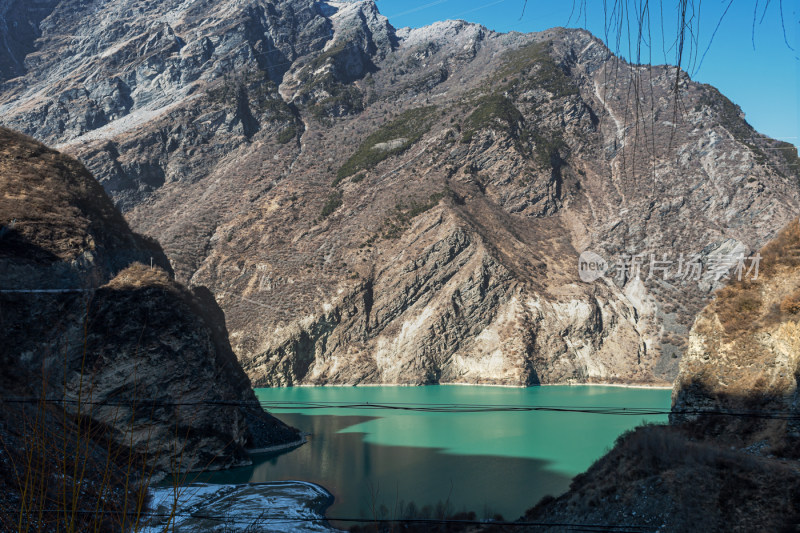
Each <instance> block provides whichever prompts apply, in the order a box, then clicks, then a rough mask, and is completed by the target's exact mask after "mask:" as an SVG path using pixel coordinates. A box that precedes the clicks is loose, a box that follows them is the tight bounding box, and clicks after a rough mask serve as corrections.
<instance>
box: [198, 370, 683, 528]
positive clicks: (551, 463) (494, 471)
mask: <svg viewBox="0 0 800 533" xmlns="http://www.w3.org/2000/svg"><path fill="white" fill-rule="evenodd" d="M256 394H257V396H258V397H259V399H261V400H262V401H269V402H276V401H277V402H348V403H366V402H369V403H414V404H422V403H424V404H483V405H486V404H492V405H497V404H502V405H541V406H568V407H569V406H573V407H577V406H581V407H584V406H589V407H600V406H602V407H646V408H657V409H668V408H669V405H670V391H669V390H658V389H632V388H631V389H628V388H617V387H601V386H553V387H531V388H526V389H521V388H504V387H473V386H428V387H384V386H381V387H294V388H283V389H257V390H256ZM272 412H273V413H274V414H276V415H278V417H279V418H281V419H282V420H283V421H285V422H286V423H288V424H291V425H293V426H295V427H297V428H300V429H301V430H302V431H304V432H307V433H309V434H310V436H309V442H308V443H307V444H305V445H303V446H301V447H299V448H296V449H294V450H291V451H288V452H281V453H273V454H261V455H257V456H254V458H253V459H254V465H253V466H252V467H249V468H241V469H235V470H229V471H226V472H218V473H214V474H211V475H210V476H209V477H206V478H205V480H208V481H212V482H215V483H245V482H256V481H258V482H261V481H278V480H289V479H298V480H303V481H311V482H314V483H318V484H320V485H322V486H323V487H325V488H326V489H328V490H329V491H330V492H331V493H333V495H334V496H335V498H336V500H335V503H334V504H333V506H332V507H331V508H330V509H329V510H328V516H331V517H336V516H340V517H342V516H346V517H362V518H372V517H374V516H375V515H376V514H379V513H380V507H381V505H383V506H384V507H385V509H387V510H388V513H389V517H391V516H392V510H393V509H395V508H398V507H399V504H400V502H405V503H406V504H407V503H408V502H411V501H413V502H414V503H415V505H416V506H417V507H418V508H421V507H423V506H425V505H434V506H435V505H436V504H437V503H438V502H449V504H450V506H451V507H452V508H453V509H455V510H462V509H464V510H473V511H475V512H476V513H477V514H478V516H479V517H480V518H483V517H488V516H492V515H493V514H494V513H500V514H502V515H503V516H504V517H505V518H508V519H513V518H517V517H519V516H520V515H521V514H522V513H523V512H524V511H525V509H528V508H529V507H531V506H533V505H534V504H535V503H536V502H537V501H539V499H541V498H542V497H543V496H545V495H547V494H551V495H558V494H560V493H562V492H564V491H565V490H566V489H567V488H568V487H569V482H570V480H571V479H572V477H574V476H575V475H576V474H578V473H580V472H583V471H585V470H586V469H587V468H588V467H589V466H590V465H591V464H592V462H594V461H595V460H596V459H598V458H599V457H600V456H601V455H602V454H603V453H604V452H605V451H606V450H607V449H609V448H610V447H611V446H612V445H613V443H614V440H615V439H616V438H617V436H618V435H620V434H621V433H623V432H624V431H626V430H628V429H631V428H633V427H635V426H637V425H640V424H641V423H642V422H643V421H647V422H666V416H649V417H646V418H642V417H639V416H624V415H598V414H586V413H564V412H490V413H431V412H413V411H389V410H375V409H329V408H325V409H302V410H280V409H275V410H273V411H272Z"/></svg>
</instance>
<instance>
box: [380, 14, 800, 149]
mask: <svg viewBox="0 0 800 533" xmlns="http://www.w3.org/2000/svg"><path fill="white" fill-rule="evenodd" d="M691 1H692V0H690V2H691ZM377 3H378V7H379V9H380V11H381V13H383V14H384V15H386V16H387V17H389V20H390V22H391V23H392V25H394V26H395V27H397V28H401V27H403V26H411V27H419V26H424V25H426V24H430V23H432V22H435V21H437V20H446V19H463V20H468V21H470V22H477V23H479V24H483V25H484V26H486V27H488V28H490V29H493V30H496V31H502V32H507V31H520V32H533V31H540V30H544V29H547V28H551V27H554V26H569V27H585V28H586V29H588V30H589V31H591V32H592V33H594V34H595V35H596V36H598V37H600V38H601V39H603V40H605V35H604V34H605V29H604V26H605V15H604V12H603V3H604V2H603V0H586V2H584V3H585V4H587V5H588V8H587V11H588V12H587V13H580V19H578V17H577V15H578V13H577V11H578V10H577V7H580V5H581V1H580V0H576V4H577V7H576V11H575V12H573V2H572V1H571V0H549V1H543V0H529V1H528V6H527V8H526V10H525V13H524V15H523V16H522V18H521V19H520V15H522V6H523V3H524V0H378V2H377ZM605 3H607V4H608V5H609V6H610V5H614V4H615V1H612V0H605ZM616 3H618V4H619V3H622V4H628V5H631V6H633V5H634V4H636V5H638V4H639V3H640V2H639V1H636V0H616ZM697 3H699V4H700V10H699V11H698V12H697V15H699V18H698V19H696V20H699V28H698V29H697V37H698V39H697V42H698V43H699V44H698V45H697V46H696V47H695V48H696V50H697V51H698V52H699V55H700V56H701V55H702V54H703V52H705V50H706V48H707V47H708V44H709V42H710V39H711V36H712V34H714V31H715V28H716V27H717V23H718V22H719V20H720V17H722V16H723V13H725V11H726V8H728V6H729V4H730V8H728V9H727V13H725V15H724V18H723V19H722V23H721V24H720V25H719V29H718V30H717V31H716V35H715V36H714V40H713V42H711V47H710V48H709V49H708V52H707V54H706V56H705V58H704V59H703V61H702V63H700V61H699V57H697V58H696V61H693V64H686V63H684V68H686V70H688V71H689V73H690V74H691V76H692V79H694V80H697V81H700V82H703V83H710V84H711V85H714V86H715V87H717V88H718V89H720V91H722V93H723V94H725V95H726V96H727V97H728V98H730V99H731V100H732V101H733V102H735V103H737V104H739V105H740V106H741V107H742V109H743V110H744V112H745V114H746V116H747V120H748V121H749V122H750V124H752V125H753V126H754V127H755V128H756V129H757V130H758V131H760V132H762V133H764V134H767V135H770V136H771V137H775V138H778V139H783V140H785V141H788V142H791V143H793V144H795V145H796V146H800V139H799V138H798V137H800V133H798V132H799V131H800V103H799V102H798V101H800V59H799V58H800V1H798V0H782V2H781V0H771V1H768V0H759V1H758V2H757V0H750V1H745V0H733V2H731V0H705V1H704V2H698V1H697V0H695V4H697ZM757 3H758V11H757V13H756V16H755V22H756V25H755V31H753V20H754V16H753V12H754V8H755V7H756V4H757ZM781 3H782V4H783V6H782V8H783V19H784V26H785V29H786V40H784V31H783V28H782V26H781V18H780V9H781ZM650 4H651V10H652V13H651V16H650V18H651V22H650V29H651V36H652V37H651V40H652V43H653V46H652V47H651V48H648V47H647V46H645V47H644V49H643V50H642V52H641V62H643V63H647V62H652V63H655V64H663V63H670V64H674V63H675V52H674V49H670V48H671V43H672V41H674V40H675V35H676V33H675V28H676V25H677V20H678V13H677V5H678V1H677V0H653V1H651V2H650ZM765 6H766V12H765V11H764V7H765ZM571 12H572V20H570V13H571ZM662 13H663V16H662ZM762 17H763V18H762ZM662 22H663V26H664V28H665V31H664V32H663V33H664V34H665V36H664V39H662V32H661V27H662ZM624 35H625V37H624V38H623V44H621V45H620V46H619V47H618V46H617V45H616V44H615V42H613V41H615V39H614V38H613V37H612V43H611V45H610V48H611V49H612V50H614V51H615V52H616V53H619V54H620V55H623V56H625V57H626V58H627V59H631V54H630V53H629V49H628V46H627V32H626V33H625V34H624ZM662 41H663V42H665V43H666V46H664V45H662ZM787 41H788V45H789V46H787ZM754 44H755V47H754ZM790 47H791V48H793V49H794V50H792V49H790ZM665 48H666V50H665ZM633 55H634V58H635V52H634V54H633Z"/></svg>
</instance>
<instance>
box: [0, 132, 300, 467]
mask: <svg viewBox="0 0 800 533" xmlns="http://www.w3.org/2000/svg"><path fill="white" fill-rule="evenodd" d="M0 184H1V188H2V191H3V197H2V198H0V217H1V218H0V224H1V226H0V228H2V229H0V270H2V272H3V278H2V280H0V328H1V329H2V331H3V337H2V338H3V348H2V351H0V357H1V360H0V364H2V366H3V368H4V371H3V374H2V379H0V388H2V391H3V399H4V400H8V399H9V397H16V398H39V397H44V398H45V399H47V400H49V401H51V402H53V405H58V406H61V407H62V408H63V409H64V412H63V413H62V416H63V417H68V418H70V419H72V418H75V419H76V420H78V421H79V422H77V424H78V427H80V426H81V424H83V425H84V426H85V425H86V424H87V423H88V422H86V421H87V420H90V421H91V424H93V425H97V426H99V427H100V428H105V429H104V430H103V431H100V432H98V433H97V434H94V433H92V435H91V440H96V441H98V442H99V443H100V446H101V447H102V448H105V447H106V446H107V443H113V444H114V445H115V446H119V447H122V448H126V449H130V450H132V452H133V453H134V454H135V455H136V456H137V457H141V458H143V459H144V460H145V462H146V464H147V468H148V470H147V471H148V472H151V473H153V474H154V475H160V474H162V473H166V472H185V471H190V470H198V469H208V468H210V469H216V468H224V467H229V466H234V465H242V464H249V457H248V455H247V452H246V449H248V448H263V447H267V446H272V445H277V444H289V443H293V442H296V441H297V440H298V439H299V436H298V433H297V431H296V430H294V429H292V428H289V427H287V426H285V425H283V424H282V423H281V422H280V421H278V420H276V419H275V418H273V417H271V416H270V415H268V414H266V413H265V412H263V410H262V409H261V408H260V407H259V405H258V402H257V400H256V397H255V395H254V394H253V391H252V389H251V387H250V381H249V379H248V378H247V376H246V375H245V374H244V373H243V372H242V369H241V367H240V366H239V364H238V362H237V360H236V357H235V355H234V354H233V352H232V350H231V348H230V344H229V343H228V339H227V331H226V329H225V319H224V315H223V314H222V311H221V310H220V309H219V307H218V306H217V305H216V302H215V301H214V298H213V296H212V295H211V294H210V293H209V292H208V290H206V289H204V288H202V287H196V288H194V289H192V290H189V289H187V288H185V287H183V286H182V285H180V284H179V283H177V282H175V281H174V280H173V279H172V276H171V271H170V270H169V265H168V263H167V262H166V259H165V258H164V255H163V253H162V252H161V250H160V248H159V247H158V245H157V244H156V243H155V242H153V241H150V240H147V239H145V238H143V237H141V236H139V235H136V234H134V233H133V232H132V231H131V230H130V229H129V228H128V226H127V224H126V222H125V220H124V219H123V218H122V216H121V215H120V213H119V212H118V211H117V210H116V209H115V208H114V206H113V204H112V203H111V200H110V199H109V198H108V197H107V196H106V194H105V192H104V191H103V189H102V187H101V186H100V185H99V184H98V183H97V181H96V180H95V179H94V178H93V177H92V176H91V174H89V172H88V171H86V169H85V168H84V167H83V166H82V165H81V164H80V163H78V162H77V161H75V160H74V159H72V158H70V157H67V156H63V155H61V154H59V153H58V152H55V151H52V150H50V149H48V148H46V147H45V146H43V145H41V144H39V143H38V142H35V141H33V140H32V139H29V138H26V137H24V136H21V135H19V134H16V133H13V132H11V131H9V130H6V129H0ZM0 401H3V400H0ZM15 405H16V404H14V403H13V402H12V403H10V404H8V406H7V407H8V409H12V408H15ZM5 408H6V407H4V409H5ZM80 420H83V421H84V422H82V423H81V422H80ZM17 422H18V423H19V424H23V422H22V421H19V420H18V421H17ZM15 430H19V431H21V430H22V429H20V428H15ZM65 439H66V437H65ZM108 446H110V444H108Z"/></svg>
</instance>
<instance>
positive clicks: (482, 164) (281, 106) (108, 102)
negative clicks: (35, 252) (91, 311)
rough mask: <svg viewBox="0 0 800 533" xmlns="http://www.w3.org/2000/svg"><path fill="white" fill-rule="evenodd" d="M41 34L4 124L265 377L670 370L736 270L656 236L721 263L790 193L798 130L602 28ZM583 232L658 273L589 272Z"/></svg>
mask: <svg viewBox="0 0 800 533" xmlns="http://www.w3.org/2000/svg"><path fill="white" fill-rule="evenodd" d="M12 3H13V2H12ZM40 31H41V38H40V39H38V40H37V41H36V42H35V46H34V51H32V52H30V53H28V54H27V55H26V56H25V73H24V75H22V76H20V77H17V78H13V79H8V80H7V81H6V82H5V83H4V84H3V85H2V86H0V117H1V118H0V122H2V123H3V124H5V125H8V126H11V127H14V128H17V129H20V130H22V131H25V132H27V133H28V134H30V135H33V136H34V137H36V138H38V139H41V140H44V141H46V142H48V143H52V144H55V145H58V146H59V147H60V148H61V149H63V150H65V151H67V152H68V153H71V154H73V155H75V156H77V157H78V158H80V159H81V160H82V161H83V162H85V163H86V165H87V166H88V167H89V168H90V169H91V170H92V171H93V173H94V174H95V175H96V176H97V178H98V179H99V180H100V182H101V183H102V184H103V186H104V187H105V189H106V190H107V191H108V192H109V194H110V195H111V196H112V198H113V199H114V201H115V203H116V204H117V205H118V206H119V207H120V208H121V209H122V210H123V212H124V214H125V217H126V219H127V220H128V221H129V223H130V224H131V226H132V227H133V228H134V229H135V230H136V231H139V232H141V233H144V234H147V235H150V236H153V237H155V238H157V239H158V240H159V241H160V242H161V243H162V244H163V246H164V249H165V252H166V254H167V256H168V257H169V259H170V261H171V264H172V267H173V268H174V270H175V272H176V275H177V277H178V279H180V280H182V281H184V282H187V283H189V284H197V285H204V286H207V287H208V288H209V289H210V290H211V291H212V293H213V294H214V296H215V297H216V299H217V300H218V301H219V302H220V305H221V307H222V309H223V310H224V312H225V315H226V318H227V326H228V329H229V331H230V334H231V344H232V346H233V350H234V352H235V353H236V355H237V356H238V358H239V360H240V361H241V362H242V364H243V366H244V368H245V370H246V372H247V373H248V375H249V376H250V378H251V379H252V381H253V382H254V383H255V384H256V385H289V384H298V383H306V384H323V383H349V384H354V383H374V382H387V383H430V382H463V383H497V384H536V383H563V382H625V383H631V382H637V383H666V382H668V381H671V380H672V379H673V378H674V377H675V375H676V374H677V371H678V361H679V359H680V355H681V354H682V353H683V350H684V348H685V342H686V338H687V337H688V330H689V327H690V325H691V323H692V320H693V317H694V316H695V314H696V313H697V312H698V311H699V310H700V309H701V308H702V307H703V305H704V304H705V303H706V302H707V301H708V300H709V297H710V296H709V295H710V292H711V291H712V290H713V289H715V288H717V287H718V286H719V285H720V282H721V280H718V279H716V278H717V276H716V275H713V276H710V277H709V276H704V277H703V278H702V279H700V280H689V279H675V278H672V279H668V280H664V279H663V276H662V275H656V276H652V277H649V278H648V276H647V275H646V273H647V268H646V266H647V265H649V261H650V257H649V254H651V253H658V254H664V253H666V254H668V255H669V259H671V260H672V261H673V262H674V265H673V266H674V268H673V271H672V272H673V274H675V273H676V271H677V265H678V261H679V257H680V256H681V254H683V257H684V258H686V259H687V260H688V259H689V258H693V257H695V256H697V257H696V260H697V261H699V262H701V263H702V264H703V266H704V267H708V266H711V265H714V264H718V263H719V262H720V260H721V259H722V258H725V257H727V256H728V255H729V254H732V253H734V254H738V253H745V254H747V253H749V251H750V250H755V249H758V248H759V247H760V246H762V245H763V244H764V243H765V242H766V240H767V239H768V238H770V237H771V236H773V235H774V234H775V233H776V232H777V230H778V229H779V228H780V227H782V226H784V225H785V224H786V223H787V222H788V221H789V220H790V219H791V218H792V217H793V216H795V214H796V213H797V210H798V207H800V196H799V195H798V178H797V169H798V160H797V155H796V151H795V150H794V149H793V148H792V147H790V146H787V145H785V144H783V143H779V142H778V141H774V140H771V139H769V138H766V137H764V136H762V135H760V134H758V133H757V132H755V131H754V130H753V129H752V128H751V127H750V126H749V125H748V124H747V123H746V121H745V120H744V118H743V116H742V114H741V111H740V110H739V109H738V107H736V106H735V105H734V104H733V103H731V102H730V101H729V100H727V99H726V98H725V97H724V96H722V95H721V94H720V93H719V92H718V91H716V90H715V89H714V88H712V87H709V86H704V85H700V84H697V83H694V82H692V81H691V80H690V79H689V78H688V77H687V76H686V75H685V74H684V73H682V72H681V73H677V72H676V70H675V69H674V68H671V67H662V66H646V65H631V64H628V63H626V62H624V61H622V60H620V59H619V58H616V57H615V56H614V55H613V54H611V52H610V51H609V50H608V49H607V48H606V47H605V46H604V45H603V44H602V43H601V42H600V41H599V40H598V39H595V38H594V37H592V36H591V35H590V34H588V33H587V32H585V31H580V30H565V29H553V30H548V31H545V32H541V33H536V34H519V33H511V34H498V33H494V32H491V31H489V30H487V29H486V28H483V27H481V26H477V25H474V24H469V23H465V22H460V21H448V22H443V23H437V24H434V25H433V26H430V27H425V28H419V29H407V28H406V29H395V28H393V27H392V26H391V25H390V24H389V23H388V21H387V19H386V18H384V17H383V16H381V15H380V14H379V12H378V10H377V7H376V5H375V3H374V2H373V1H371V0H364V1H356V2H315V1H312V0H279V1H267V0H225V1H217V2H211V1H210V0H193V1H189V0H168V1H163V2H144V1H140V0H121V1H118V2H113V3H108V2H100V1H99V0H94V1H90V2H78V1H77V0H74V1H73V0H62V1H61V2H58V3H57V4H56V5H54V6H53V7H52V11H51V12H50V13H49V16H47V17H46V18H44V19H43V21H42V22H41V24H40ZM675 91H677V97H676V93H675ZM584 251H593V252H595V253H597V254H599V255H600V256H602V257H603V258H605V259H606V260H608V261H613V262H618V261H619V260H620V259H621V257H622V256H624V255H626V254H628V255H635V254H643V256H644V260H643V262H645V263H646V266H645V270H644V272H645V274H644V275H643V276H641V279H637V278H636V276H635V275H633V274H632V273H630V272H628V273H627V275H626V274H625V273H624V272H623V275H620V276H618V279H617V277H615V278H612V276H610V275H609V276H606V277H603V278H600V279H599V280H597V281H595V282H592V283H586V282H582V281H581V280H580V278H579V276H578V256H579V255H580V254H581V253H582V252H584Z"/></svg>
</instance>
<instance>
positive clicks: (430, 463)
mask: <svg viewBox="0 0 800 533" xmlns="http://www.w3.org/2000/svg"><path fill="white" fill-rule="evenodd" d="M280 417H281V419H283V420H284V421H285V422H287V423H288V424H291V425H293V426H295V427H298V428H300V429H301V430H302V431H304V432H307V433H309V434H310V435H309V437H308V441H309V442H308V443H307V444H305V445H303V446H301V447H299V448H295V449H293V450H288V451H282V452H275V453H269V454H258V455H255V456H254V457H253V462H254V464H253V465H252V466H250V467H247V468H239V469H234V470H229V471H224V472H215V473H213V474H209V475H205V476H202V477H201V478H199V479H198V481H209V482H213V483H247V482H264V481H282V480H290V479H295V480H303V481H310V482H313V483H317V484H319V485H322V486H323V487H325V488H326V489H327V490H328V491H330V492H331V493H332V494H333V495H334V496H335V502H334V504H333V505H332V506H331V507H330V509H328V512H327V513H326V514H327V516H329V517H337V516H338V517H348V518H350V517H358V518H374V517H376V516H381V515H382V514H383V515H387V514H388V516H387V517H392V516H393V510H394V509H399V508H402V503H403V502H405V503H406V504H408V503H409V502H412V501H413V502H414V504H415V505H416V507H417V508H422V507H424V506H425V505H431V506H436V504H437V503H438V502H449V504H450V507H451V508H452V509H454V510H456V511H460V510H470V511H474V512H475V513H476V514H477V515H478V517H480V518H484V517H490V516H493V515H494V514H496V513H499V514H502V515H503V516H504V517H506V518H516V517H518V516H520V515H522V513H523V512H524V511H525V509H527V508H529V507H531V506H533V505H534V504H535V503H536V502H537V501H538V500H539V499H541V498H542V497H543V496H545V495H547V494H554V495H557V494H560V493H562V492H564V491H565V490H566V489H567V488H568V487H569V483H570V480H571V477H570V476H568V475H565V474H561V473H558V472H555V471H553V470H552V469H550V468H549V465H550V463H549V462H548V461H542V460H537V459H527V458H514V457H501V456H494V455H458V454H450V453H443V452H442V450H441V449H438V448H425V447H410V446H389V445H381V444H371V443H368V442H365V440H364V436H365V434H364V433H356V432H346V433H340V431H341V430H343V429H345V428H348V427H351V426H354V425H356V424H360V423H362V422H367V421H370V420H374V417H367V416H333V415H317V416H308V415H303V414H298V413H289V414H281V415H280ZM476 431H480V428H479V427H476ZM520 488H524V490H520ZM382 507H383V510H382V509H381V508H382Z"/></svg>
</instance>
